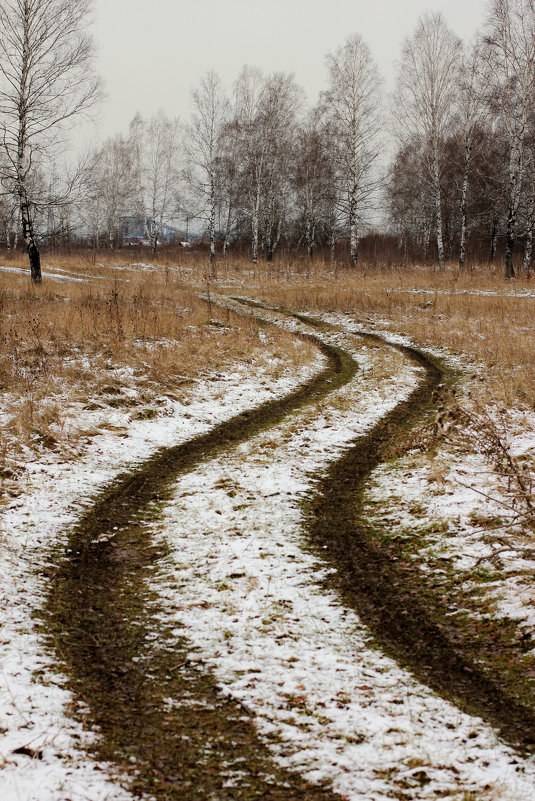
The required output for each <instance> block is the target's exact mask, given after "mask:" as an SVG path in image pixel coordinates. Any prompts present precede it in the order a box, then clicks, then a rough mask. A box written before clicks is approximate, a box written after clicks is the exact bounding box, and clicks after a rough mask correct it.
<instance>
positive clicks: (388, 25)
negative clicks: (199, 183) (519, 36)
mask: <svg viewBox="0 0 535 801" xmlns="http://www.w3.org/2000/svg"><path fill="white" fill-rule="evenodd" d="M485 7H486V2H485V0H96V3H95V8H96V18H95V26H94V31H93V32H94V36H95V40H96V42H97V46H98V61H97V66H98V70H99V72H100V74H101V75H102V77H103V78H104V81H105V83H106V92H107V98H106V100H105V102H104V103H103V105H102V107H101V108H100V111H99V118H98V121H97V123H96V125H95V127H94V130H93V135H92V137H91V138H98V139H100V138H103V137H106V136H110V135H113V134H115V133H118V132H120V131H126V129H127V126H128V123H129V122H130V120H131V119H132V117H133V116H134V114H135V113H136V111H140V112H141V113H142V114H143V115H144V116H150V115H151V114H152V113H154V112H156V111H157V110H158V109H159V108H162V109H163V110H164V111H165V112H166V113H167V114H168V115H169V116H180V117H183V118H184V117H187V115H188V111H189V93H190V88H191V86H192V85H193V84H195V83H197V81H198V80H199V78H200V76H201V75H202V74H203V73H204V72H206V71H207V70H209V69H215V70H216V71H217V72H218V73H219V74H220V76H221V78H222V80H223V82H224V83H225V84H226V85H227V86H228V88H229V89H230V88H231V86H232V82H233V81H234V79H235V78H236V76H237V74H238V72H239V71H240V69H241V68H242V66H243V65H244V64H252V65H256V66H259V67H260V68H261V69H262V70H264V71H265V72H272V71H278V70H283V71H286V72H293V73H294V74H295V76H296V79H297V81H298V83H299V84H301V86H303V87H304V89H305V90H306V92H307V95H308V98H309V101H310V102H315V100H316V97H317V93H318V92H319V91H320V90H321V89H323V88H324V87H325V66H324V57H325V54H326V53H327V52H329V51H333V50H335V49H336V48H337V47H338V46H340V45H341V44H343V42H344V40H345V39H346V37H347V36H348V35H349V34H351V33H359V34H360V35H361V36H362V37H363V39H364V40H365V41H366V42H367V43H368V45H369V47H370V49H371V51H372V54H373V56H374V58H375V59H376V61H377V62H378V64H379V67H380V69H381V72H382V73H383V75H384V78H385V81H386V88H387V89H390V88H392V85H393V81H394V62H395V59H396V58H398V57H399V53H400V46H401V42H402V41H403V38H404V37H405V36H407V35H408V34H410V33H411V32H412V31H413V30H414V28H415V26H416V23H417V20H418V17H419V16H420V15H421V14H422V13H423V12H425V11H428V10H430V11H434V10H440V11H442V12H443V14H444V16H445V18H446V20H447V22H448V24H449V25H450V27H451V28H453V30H455V31H456V33H458V35H460V36H462V37H463V38H470V37H471V36H472V35H473V34H474V33H475V31H476V29H477V28H478V27H479V25H480V24H481V22H482V20H483V18H484V14H485Z"/></svg>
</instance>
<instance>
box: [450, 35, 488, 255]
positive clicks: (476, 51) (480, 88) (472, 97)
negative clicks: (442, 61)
mask: <svg viewBox="0 0 535 801" xmlns="http://www.w3.org/2000/svg"><path fill="white" fill-rule="evenodd" d="M459 77H460V83H459V93H458V101H457V108H458V112H457V114H458V120H457V126H456V127H457V128H458V132H459V137H460V139H461V142H462V147H463V161H462V183H461V191H460V201H459V210H460V237H459V239H460V242H459V267H460V268H461V269H462V268H463V267H464V266H465V262H466V237H467V230H468V207H467V199H468V188H469V181H470V175H471V167H472V162H473V156H474V148H475V147H476V144H477V142H478V141H479V140H480V139H481V137H480V136H479V134H480V132H481V130H482V129H483V128H484V127H485V125H486V124H487V116H488V106H487V105H486V104H485V103H484V93H485V86H484V82H483V81H482V70H481V42H480V41H479V40H476V41H474V42H473V43H471V44H470V45H468V46H466V47H465V48H464V50H463V57H462V61H461V66H460V74H459Z"/></svg>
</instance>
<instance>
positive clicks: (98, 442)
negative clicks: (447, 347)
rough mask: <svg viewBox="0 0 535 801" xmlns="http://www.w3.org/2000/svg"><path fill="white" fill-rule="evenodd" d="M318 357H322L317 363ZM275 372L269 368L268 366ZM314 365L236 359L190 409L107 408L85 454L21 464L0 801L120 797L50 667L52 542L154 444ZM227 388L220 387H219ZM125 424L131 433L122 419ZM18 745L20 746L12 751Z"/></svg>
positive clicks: (10, 507) (5, 543) (0, 570)
mask: <svg viewBox="0 0 535 801" xmlns="http://www.w3.org/2000/svg"><path fill="white" fill-rule="evenodd" d="M321 364H322V360H321V359H320V358H319V357H318V360H317V362H316V369H319V367H320V366H321ZM268 373H269V369H268ZM309 373H310V369H301V370H300V371H297V374H296V373H295V372H294V373H293V374H292V375H290V374H289V371H287V372H286V373H283V374H282V375H281V376H280V377H279V378H278V379H277V380H273V379H272V377H271V375H269V378H268V375H264V374H263V373H262V371H260V372H257V374H256V375H255V376H254V377H250V376H248V370H247V369H246V368H245V367H244V366H238V367H237V368H236V370H235V371H233V372H231V373H229V374H228V375H227V376H225V377H222V376H218V380H217V381H213V382H210V381H205V382H201V383H199V384H198V386H197V388H196V392H195V393H194V395H193V396H192V397H190V399H189V402H188V405H187V407H183V406H182V405H181V404H180V403H176V404H173V407H174V408H173V409H172V410H171V409H170V408H167V415H166V416H165V417H163V418H159V419H157V420H152V421H138V422H132V421H130V422H129V421H128V415H126V414H125V413H123V412H118V411H113V412H110V419H111V420H112V421H113V425H114V427H115V429H119V431H115V432H113V431H107V432H105V433H102V434H100V435H99V436H96V437H94V439H93V441H92V442H91V444H90V445H89V446H88V449H87V454H86V456H85V458H84V459H83V460H81V461H77V462H76V461H74V462H70V463H68V462H65V461H62V460H61V459H60V458H59V456H58V455H57V454H55V453H54V452H46V453H43V454H42V455H41V456H35V457H34V460H33V461H31V462H27V463H26V465H25V468H26V469H25V472H24V481H23V485H22V487H21V489H22V493H21V494H20V495H18V497H16V498H15V499H13V500H11V501H10V502H8V503H6V505H4V507H3V509H2V515H1V518H0V677H1V678H0V798H1V799H2V801H65V799H66V798H69V799H71V801H86V800H87V801H103V799H108V798H113V799H114V801H115V799H117V801H122V799H123V798H126V797H127V794H126V793H125V792H124V791H122V790H121V789H120V787H119V785H117V784H115V783H112V782H111V780H110V778H109V776H108V771H107V769H106V766H101V765H100V766H94V765H93V764H92V763H91V762H90V761H88V760H87V759H86V757H85V756H84V754H83V752H82V751H81V750H80V746H81V745H83V744H84V743H87V742H88V741H89V740H90V738H91V736H92V735H91V734H87V733H85V732H84V731H83V730H82V728H81V727H80V726H78V725H77V724H75V723H74V722H73V721H72V719H71V718H70V717H69V715H68V712H69V706H70V705H71V703H72V698H71V696H70V694H69V693H68V692H67V691H66V690H65V689H64V688H63V687H62V684H63V680H62V677H61V675H60V674H58V673H57V672H56V671H54V666H53V664H52V661H51V657H50V655H49V654H48V653H47V652H46V650H45V649H44V648H43V644H42V641H41V638H40V636H39V633H38V631H37V627H36V625H35V624H36V621H35V619H34V612H35V610H37V609H39V607H40V606H41V605H42V602H43V593H44V591H45V581H46V571H47V569H48V565H47V558H48V550H49V547H50V546H51V544H53V543H55V542H56V541H57V538H58V537H65V533H66V531H67V529H68V527H69V526H70V525H72V523H73V522H74V521H75V520H76V519H77V517H78V516H79V515H80V514H81V512H82V509H83V507H84V505H86V504H87V502H88V501H89V500H90V499H91V498H92V497H94V496H95V494H96V493H97V492H98V490H99V488H101V487H103V486H106V485H107V484H109V483H110V482H111V481H112V480H113V478H114V476H116V475H117V474H118V473H119V472H120V471H121V469H124V468H125V467H126V466H130V465H132V464H135V463H136V462H138V461H141V460H142V459H144V458H146V457H147V456H149V455H150V454H152V453H153V452H154V451H155V450H156V449H157V448H159V447H163V446H166V445H169V444H173V443H178V442H181V441H185V440H187V439H189V438H191V437H193V436H195V435H197V434H199V433H201V432H204V431H206V430H208V429H209V428H211V427H212V426H213V425H214V424H215V423H217V422H220V421H222V420H225V419H228V418H229V417H232V416H233V415H234V414H236V413H237V412H239V411H240V410H244V409H248V408H250V407H252V406H254V405H256V404H259V403H261V402H263V401H264V400H267V399H269V398H271V397H275V396H281V395H283V394H285V393H286V392H288V391H289V390H290V389H291V388H292V387H293V386H295V384H296V383H297V382H298V381H300V380H304V379H306V378H307V377H308V376H309ZM223 386H224V391H222V389H223ZM126 422H128V433H127V435H125V429H123V426H122V425H121V424H125V423H126ZM19 749H23V752H20V751H19V753H16V752H17V751H18V750H19Z"/></svg>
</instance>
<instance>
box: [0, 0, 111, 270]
mask: <svg viewBox="0 0 535 801" xmlns="http://www.w3.org/2000/svg"><path fill="white" fill-rule="evenodd" d="M91 6H92V3H91V0H2V2H1V3H0V140H1V146H2V147H3V149H4V152H5V156H6V160H5V161H6V169H5V170H4V171H3V175H2V179H3V181H2V182H3V184H4V186H5V185H6V183H7V184H9V185H10V186H12V187H14V191H15V194H16V197H17V202H18V205H19V208H20V215H21V224H22V233H23V237H24V242H25V245H26V250H27V252H28V257H29V262H30V271H31V277H32V280H33V281H34V282H36V283H40V282H41V260H40V255H39V248H38V242H37V237H36V233H35V230H34V216H35V209H36V207H37V206H38V205H39V203H43V198H40V197H36V196H35V195H32V193H31V176H32V170H33V168H34V166H35V165H36V163H38V162H41V164H42V163H43V161H45V160H46V158H47V156H48V155H49V153H50V150H51V149H52V148H53V147H54V144H55V139H56V141H57V134H58V131H59V129H63V130H64V129H65V123H67V122H68V121H70V120H72V119H73V118H74V117H75V116H77V115H80V114H81V113H83V112H86V111H87V110H88V109H90V108H91V107H92V106H93V104H94V103H95V101H96V100H97V99H98V97H99V95H100V82H99V80H98V78H96V77H95V75H94V72H93V59H94V48H93V43H92V41H91V39H90V38H89V37H88V36H87V34H86V29H87V25H88V23H89V17H90V12H91ZM55 135H56V136H55Z"/></svg>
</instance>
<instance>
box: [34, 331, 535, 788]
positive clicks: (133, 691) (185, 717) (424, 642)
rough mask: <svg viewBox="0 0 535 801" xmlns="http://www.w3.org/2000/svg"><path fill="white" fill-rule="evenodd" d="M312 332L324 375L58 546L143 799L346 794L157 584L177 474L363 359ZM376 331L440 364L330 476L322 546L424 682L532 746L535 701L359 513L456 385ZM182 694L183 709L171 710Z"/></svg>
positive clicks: (50, 607) (349, 595)
mask: <svg viewBox="0 0 535 801" xmlns="http://www.w3.org/2000/svg"><path fill="white" fill-rule="evenodd" d="M300 319H301V320H302V321H304V322H305V323H307V324H309V325H313V326H315V327H317V328H320V327H322V324H321V323H318V322H317V321H313V320H309V319H308V318H304V317H300ZM299 335H300V336H304V337H306V338H308V339H309V340H312V341H314V342H315V344H316V345H317V347H318V348H320V349H321V351H322V352H323V353H324V355H325V356H326V358H327V362H328V364H327V367H326V369H325V370H323V372H322V373H321V374H320V375H319V376H317V377H316V378H314V379H312V380H310V381H308V382H307V383H306V384H305V385H304V386H302V387H300V388H298V389H297V390H295V391H294V392H292V393H290V394H289V395H288V396H287V397H285V398H283V399H281V400H275V401H270V402H268V403H265V404H263V405H262V406H260V407H258V408H256V409H253V410H251V411H250V412H245V413H243V414H240V415H238V416H236V417H234V418H233V419H231V420H229V421H228V422H226V423H223V424H221V425H219V426H216V427H215V428H214V429H213V430H212V431H211V432H209V433H208V434H205V435H203V436H200V437H197V438H196V439H193V440H191V441H189V442H186V443H184V444H182V445H179V446H175V447H171V448H169V449H166V450H164V451H161V452H159V453H158V454H157V455H156V456H154V457H153V458H151V459H149V460H148V461H147V462H146V463H145V464H144V465H143V466H142V467H141V468H140V469H138V470H135V471H133V472H132V473H128V474H126V475H124V476H122V477H120V478H119V479H118V480H117V482H115V484H114V485H113V487H111V488H110V489H109V490H108V491H107V492H105V493H104V494H103V495H102V496H101V497H100V498H99V499H97V501H96V503H95V504H94V506H93V507H92V508H91V509H89V510H88V512H87V514H86V515H85V516H84V517H83V518H82V520H80V522H79V524H78V525H77V526H76V528H75V529H74V530H73V531H72V533H71V535H70V540H69V547H68V550H67V552H66V553H58V554H56V560H57V563H58V570H57V572H56V574H55V577H54V579H53V582H52V584H51V588H50V593H49V596H48V604H47V609H46V625H47V628H48V630H49V632H51V637H52V638H53V644H54V647H55V649H56V652H57V654H58V657H59V659H60V661H61V663H63V664H64V665H65V666H66V668H67V672H68V675H69V677H70V683H71V688H72V689H73V691H74V693H75V696H76V697H77V698H78V700H79V701H80V710H81V711H83V712H84V714H86V718H88V720H89V723H90V725H92V726H95V727H97V728H98V730H99V731H100V735H101V736H100V737H99V738H98V740H97V742H96V744H95V753H96V755H97V756H98V757H99V758H100V759H102V760H104V761H109V762H113V763H115V764H116V765H117V766H119V769H120V771H121V772H122V773H123V774H124V777H125V783H126V786H127V787H128V788H129V789H131V790H133V791H134V792H136V793H140V794H141V793H149V794H151V795H152V796H154V797H156V798H161V799H188V800H189V801H194V799H208V798H214V797H217V798H218V799H220V800H224V799H227V798H228V799H236V800H238V799H253V798H262V799H296V798H307V799H328V798H335V797H338V796H336V795H335V794H333V792H332V791H331V790H330V789H328V788H327V787H322V786H320V785H316V784H309V783H308V782H306V781H305V780H304V779H302V778H301V777H300V776H299V775H298V774H297V773H293V772H291V771H288V770H284V769H283V768H281V767H280V766H279V765H278V764H276V763H275V762H274V761H273V759H272V757H271V754H270V752H269V750H268V749H267V747H266V746H265V745H264V744H263V742H262V741H261V740H260V739H259V737H258V735H257V733H256V729H255V727H254V725H253V723H252V721H251V719H250V715H249V714H248V710H245V709H243V708H242V707H241V706H240V705H239V704H238V703H236V702H235V701H233V700H230V699H229V698H228V697H227V696H225V695H224V694H223V693H222V692H221V691H220V689H219V688H218V686H217V684H216V682H215V679H214V678H213V676H212V675H211V673H210V672H209V671H208V670H206V669H199V665H198V664H197V663H192V662H191V661H190V659H189V654H190V651H191V645H190V643H189V642H187V641H186V640H185V639H183V638H181V636H180V635H177V633H176V627H175V626H173V625H172V624H171V623H170V622H166V620H165V615H164V613H163V608H162V606H161V604H160V601H159V599H158V597H157V595H156V594H155V592H154V591H153V590H151V589H150V586H149V585H150V580H151V579H152V578H153V577H154V571H155V569H157V568H158V565H159V563H160V562H161V561H162V560H164V559H165V557H166V555H167V546H166V543H165V540H164V539H162V538H155V537H154V536H153V534H152V531H153V527H152V523H153V521H155V520H157V519H158V517H159V515H160V511H161V509H162V507H163V506H165V504H166V501H167V500H168V499H169V497H170V494H171V492H172V486H173V482H175V481H176V479H177V477H178V476H180V475H183V474H185V473H187V472H188V471H190V470H192V469H193V468H195V467H196V466H197V465H199V464H200V463H202V462H204V461H207V460H210V459H212V458H214V457H215V456H217V455H218V454H220V453H222V452H224V451H225V450H226V449H231V448H233V447H235V446H236V445H238V444H239V443H241V442H245V441H246V440H248V439H250V438H251V437H253V436H254V435H255V434H257V433H259V432H260V431H264V430H266V429H268V428H270V427H272V426H275V425H276V424H278V423H279V422H280V421H282V420H283V419H284V418H285V417H287V416H288V415H291V414H293V413H295V412H296V410H298V409H300V408H302V407H304V406H305V405H310V404H315V403H318V402H320V401H321V399H323V398H325V397H326V396H327V395H328V394H329V393H331V392H332V391H333V390H336V389H339V388H340V387H342V386H343V385H344V384H346V383H347V382H349V381H350V380H351V379H352V378H353V377H354V375H355V373H356V371H357V369H358V368H357V364H356V362H355V361H354V359H353V358H352V357H351V356H350V355H349V354H348V353H346V352H345V351H344V350H343V349H340V348H337V347H335V346H331V345H326V344H325V343H324V342H322V341H321V339H320V338H319V337H317V336H314V335H312V334H299ZM363 336H365V337H367V339H368V341H370V342H373V343H374V344H376V345H379V346H381V347H387V348H392V347H395V348H397V349H398V350H401V351H402V353H403V354H404V356H405V357H407V358H408V359H409V360H411V361H413V362H415V363H417V364H418V365H420V366H422V367H423V368H424V369H425V378H424V380H423V381H422V382H421V383H420V384H419V386H418V387H417V388H416V389H415V390H414V391H413V392H412V393H411V395H410V397H409V398H408V399H407V400H405V401H403V402H401V403H399V404H398V405H397V406H396V407H395V408H394V409H393V410H392V411H391V412H390V413H389V414H387V415H386V416H385V417H384V418H383V419H382V420H381V421H380V422H379V423H378V424H377V425H375V426H374V427H373V429H372V430H371V431H370V432H368V434H367V435H365V436H364V437H360V438H359V439H358V440H357V441H356V442H355V443H354V444H353V447H352V448H351V449H350V450H348V451H347V452H346V453H345V454H344V455H343V456H342V457H341V458H339V459H337V460H336V461H335V462H334V463H333V464H332V465H331V467H330V468H329V470H328V472H327V474H326V475H325V476H324V477H323V478H321V479H319V480H318V481H317V483H316V486H315V491H314V493H313V495H312V496H311V497H309V498H307V499H306V501H305V503H304V511H305V520H306V526H307V529H308V532H309V535H310V541H311V544H312V546H313V547H314V546H315V547H317V548H319V549H320V550H321V553H322V555H323V556H324V557H325V556H326V557H327V559H328V560H330V561H331V562H332V564H333V565H334V566H335V567H336V569H337V572H336V573H333V574H332V578H331V579H330V582H331V583H332V584H333V585H334V586H335V587H336V588H337V590H338V591H341V592H342V594H343V597H344V600H345V601H346V602H347V603H348V604H350V605H352V606H354V607H355V608H356V609H357V610H358V613H359V615H361V616H362V618H363V619H364V620H365V621H366V622H367V623H368V624H369V625H370V628H371V629H372V630H373V631H374V633H375V634H376V636H377V637H378V638H379V640H380V641H381V642H382V643H383V645H384V646H385V647H386V648H387V649H388V650H390V651H391V652H392V653H394V654H395V656H396V657H397V658H398V659H400V660H401V661H402V662H403V663H405V664H407V665H409V666H410V668H411V669H412V670H413V671H414V672H415V674H416V675H417V676H418V678H420V679H422V680H423V681H425V682H426V683H427V684H429V685H430V686H432V687H433V688H435V689H438V690H439V691H440V692H442V693H444V694H445V695H446V696H447V697H449V698H453V699H454V700H455V701H456V702H457V703H459V704H460V705H462V706H464V707H465V708H467V709H469V710H470V711H472V712H476V713H477V714H480V715H482V716H483V717H485V718H487V719H488V720H490V721H491V722H493V723H494V724H497V725H498V726H500V727H501V730H502V732H503V734H504V735H505V736H506V737H507V738H508V739H509V740H510V741H511V742H513V743H514V744H521V745H522V746H523V747H529V746H530V745H531V743H532V732H533V730H534V726H533V724H534V722H535V721H534V718H533V715H532V713H531V712H530V710H529V709H528V708H527V707H526V706H525V705H522V704H516V705H515V701H514V698H511V695H510V694H508V688H507V687H506V686H505V687H503V686H501V685H500V682H499V681H492V680H491V679H490V678H489V677H488V676H487V675H486V674H485V675H483V674H482V673H481V672H480V671H479V669H478V668H477V666H475V665H474V664H473V663H471V662H470V661H469V659H468V658H467V657H466V655H465V653H464V651H463V644H462V643H459V642H456V643H455V647H453V646H452V642H453V641H454V640H455V637H454V632H452V631H451V630H448V627H447V626H445V625H444V619H445V618H444V616H443V615H442V614H441V610H440V608H439V605H437V604H435V605H434V606H433V605H431V606H430V605H429V599H428V598H424V599H423V601H422V600H421V599H419V597H418V595H417V594H416V592H415V591H417V590H418V579H417V575H416V571H413V575H409V572H408V571H407V569H406V566H405V565H401V564H398V563H397V562H395V561H394V560H393V559H392V558H391V554H389V553H388V551H387V550H385V549H381V548H380V547H378V546H377V545H376V544H374V543H373V542H372V541H371V540H370V539H369V537H368V536H367V532H366V530H365V528H363V527H362V525H361V524H360V522H359V517H358V503H357V502H356V498H358V494H359V491H360V489H361V487H362V484H363V482H364V480H365V479H366V477H367V476H368V475H369V473H370V472H371V470H373V468H374V467H375V466H377V464H379V463H380V461H381V460H382V459H383V458H384V456H385V453H386V450H387V448H389V447H391V445H392V443H393V442H395V441H396V440H397V439H399V437H400V436H402V435H403V432H404V431H406V429H407V427H408V426H410V425H412V424H413V423H414V422H415V420H416V419H417V418H418V416H419V415H421V414H422V412H423V411H425V410H426V409H427V408H429V405H430V403H431V396H432V393H433V390H434V389H435V387H436V386H437V385H438V384H439V383H440V382H441V380H442V371H441V367H440V366H439V365H438V364H436V363H435V362H433V361H432V360H431V359H429V358H428V357H427V356H425V355H423V354H421V353H419V352H418V351H415V350H414V349H411V348H405V347H402V346H392V345H390V344H386V343H385V342H384V341H383V340H381V338H379V337H371V336H370V335H363ZM430 609H432V612H433V614H432V615H430ZM169 698H181V699H182V701H183V703H182V704H181V705H178V706H170V705H169V703H168V699H169Z"/></svg>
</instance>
